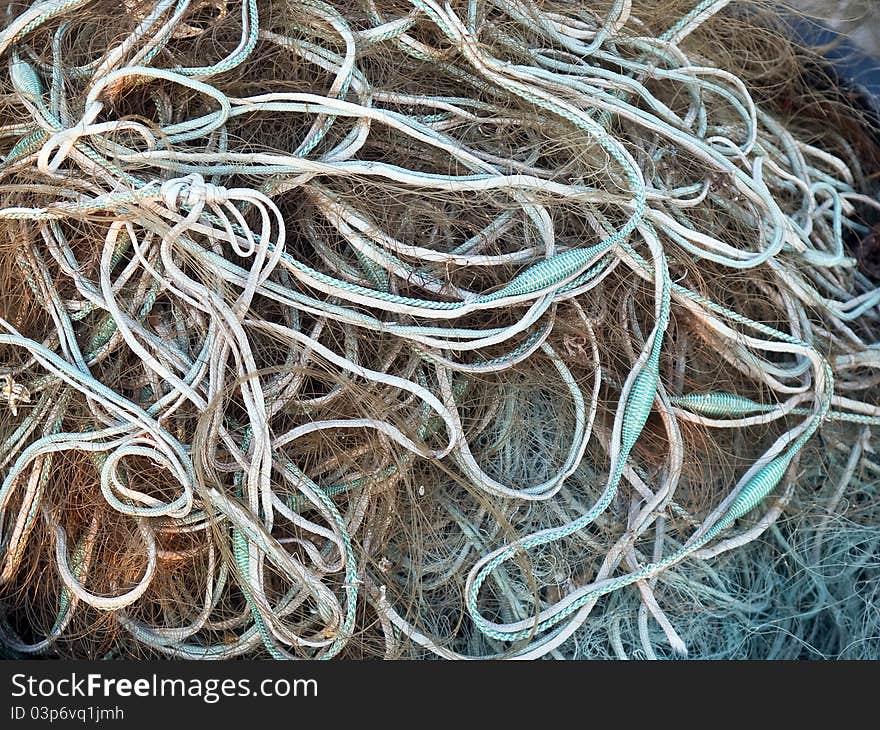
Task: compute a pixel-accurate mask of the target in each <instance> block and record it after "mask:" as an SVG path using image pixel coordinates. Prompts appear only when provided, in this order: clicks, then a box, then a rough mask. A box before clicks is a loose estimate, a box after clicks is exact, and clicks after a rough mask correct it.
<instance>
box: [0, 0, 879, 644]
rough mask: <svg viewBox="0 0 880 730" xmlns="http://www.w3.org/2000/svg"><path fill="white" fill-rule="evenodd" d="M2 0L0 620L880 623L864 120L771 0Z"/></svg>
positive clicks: (282, 634) (591, 629)
mask: <svg viewBox="0 0 880 730" xmlns="http://www.w3.org/2000/svg"><path fill="white" fill-rule="evenodd" d="M2 6H3V7H2V28H3V30H2V31H0V66H2V72H0V115H2V116H0V154H2V163H0V408H2V414H0V477H2V486H0V540H2V542H0V643H2V645H3V646H4V647H5V648H6V652H7V653H8V654H10V655H13V656H22V655H34V654H47V655H50V656H51V655H55V656H73V657H81V658H86V657H150V656H163V655H164V656H171V657H185V658H193V659H203V658H227V657H235V656H243V655H244V656H250V657H265V656H272V657H276V658H288V657H312V658H330V657H334V656H341V657H349V658H357V657H368V656H386V657H389V658H396V657H419V658H427V657H432V656H440V657H448V658H454V657H474V658H480V657H482V658H487V657H515V658H538V657H556V658H563V657H565V658H603V657H609V658H613V657H621V658H623V657H635V658H645V657H650V658H653V657H675V656H682V655H688V656H690V657H695V658H716V657H728V658H742V657H748V658H797V657H849V658H864V657H880V611H878V600H880V580H878V578H880V562H878V561H880V553H878V542H880V520H878V517H880V497H878V494H877V489H876V484H877V479H878V476H880V459H878V455H877V452H876V449H877V446H876V442H874V441H873V440H872V433H873V429H874V427H876V426H878V425H880V388H878V386H880V309H878V304H880V289H878V288H877V286H876V285H875V283H874V281H875V279H873V278H872V276H873V275H872V271H875V272H876V270H877V269H878V268H880V254H878V251H880V228H877V229H876V231H873V232H872V228H871V226H872V225H873V223H874V220H875V216H876V215H877V213H878V210H880V204H878V203H877V201H876V198H873V197H872V195H871V186H872V184H874V183H876V178H875V179H874V180H873V181H872V178H871V171H870V170H869V169H868V168H867V166H866V164H865V161H866V160H868V159H869V157H870V154H869V153H868V152H867V151H866V150H867V149H868V148H867V145H868V141H867V140H868V139H869V137H870V135H867V134H865V133H864V128H863V127H862V126H860V120H859V118H858V114H857V113H856V112H855V111H852V110H849V109H847V108H846V105H845V103H844V101H843V100H842V97H841V96H840V95H839V94H836V92H834V90H833V89H831V88H829V87H827V85H826V90H825V91H824V92H823V91H820V90H815V89H819V88H820V87H821V84H818V83H817V81H816V79H817V78H818V75H817V74H819V72H818V71H816V69H818V68H819V67H818V66H816V67H815V68H814V70H813V71H811V72H810V74H812V80H811V81H810V83H809V84H807V83H806V82H805V81H804V79H805V78H806V77H807V76H809V74H807V73H806V72H803V70H804V69H806V68H808V58H809V57H808V54H807V52H806V51H804V50H798V49H796V48H794V47H793V46H792V45H791V44H789V43H788V42H786V41H785V40H784V38H783V37H782V36H781V35H780V33H779V31H778V30H777V29H775V28H776V26H775V25H774V21H773V18H774V14H773V11H772V10H770V9H769V6H767V5H762V4H761V3H760V2H757V0H739V1H736V0H735V1H734V2H731V1H730V0H703V1H702V2H699V1H698V0H669V1H668V2H659V1H658V0H597V1H596V2H569V1H566V0H456V1H455V2H448V3H443V2H439V1H438V0H271V1H270V0H266V1H265V2H264V1H257V0H244V1H243V2H233V0H121V1H120V0H45V1H43V2H38V3H29V2H24V1H17V2H5V3H3V4H2ZM811 88H812V89H814V90H813V91H810V89H811ZM860 130H861V131H860Z"/></svg>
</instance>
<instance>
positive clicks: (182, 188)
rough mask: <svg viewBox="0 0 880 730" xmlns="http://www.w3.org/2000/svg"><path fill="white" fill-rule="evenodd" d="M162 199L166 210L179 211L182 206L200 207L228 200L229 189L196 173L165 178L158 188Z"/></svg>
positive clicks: (219, 203)
mask: <svg viewBox="0 0 880 730" xmlns="http://www.w3.org/2000/svg"><path fill="white" fill-rule="evenodd" d="M160 194H161V195H162V200H163V201H164V203H165V205H166V206H167V208H168V210H170V211H171V212H173V213H178V212H180V209H181V208H182V207H185V208H190V209H193V208H201V207H202V206H204V205H210V206H216V205H222V204H223V203H226V202H228V201H229V191H228V190H227V189H226V188H224V187H223V186H222V185H214V184H212V183H209V182H206V181H205V178H203V177H202V176H201V175H199V174H198V173H194V174H192V175H187V176H186V177H176V178H172V179H171V180H166V181H165V182H164V183H162V187H161V188H160Z"/></svg>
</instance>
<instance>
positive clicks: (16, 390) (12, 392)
mask: <svg viewBox="0 0 880 730" xmlns="http://www.w3.org/2000/svg"><path fill="white" fill-rule="evenodd" d="M3 378H4V380H5V381H6V385H4V386H3V388H2V389H0V396H3V397H4V398H6V402H7V404H8V405H9V410H11V411H12V415H13V416H17V415H18V404H19V403H30V402H31V394H30V391H28V389H27V388H25V387H24V386H23V385H20V384H19V383H16V382H15V381H14V380H13V379H12V376H11V375H4V376H3Z"/></svg>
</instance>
